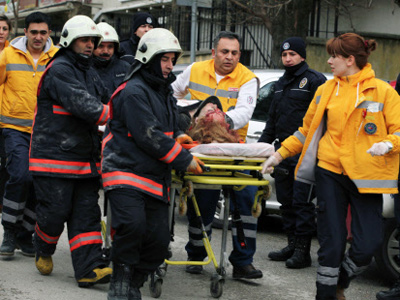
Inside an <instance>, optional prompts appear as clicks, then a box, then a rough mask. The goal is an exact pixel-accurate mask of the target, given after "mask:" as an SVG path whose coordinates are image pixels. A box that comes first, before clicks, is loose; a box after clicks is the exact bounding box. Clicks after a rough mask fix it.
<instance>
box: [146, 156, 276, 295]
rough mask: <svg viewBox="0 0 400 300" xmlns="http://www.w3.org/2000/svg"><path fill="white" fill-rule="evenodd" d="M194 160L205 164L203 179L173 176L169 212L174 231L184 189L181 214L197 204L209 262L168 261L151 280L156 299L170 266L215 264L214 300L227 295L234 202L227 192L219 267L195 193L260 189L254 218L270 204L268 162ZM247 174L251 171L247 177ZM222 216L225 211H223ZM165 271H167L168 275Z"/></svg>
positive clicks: (212, 288)
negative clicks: (265, 169) (189, 203)
mask: <svg viewBox="0 0 400 300" xmlns="http://www.w3.org/2000/svg"><path fill="white" fill-rule="evenodd" d="M193 155H194V156H196V157H198V158H199V159H201V160H202V161H203V162H204V164H205V170H206V171H205V172H204V173H203V174H200V175H195V174H192V173H180V172H173V173H172V186H171V193H170V202H171V203H170V211H169V228H170V230H172V227H173V219H174V213H175V211H174V210H175V196H176V191H177V190H179V189H180V197H179V199H180V201H179V210H180V213H182V214H185V213H186V202H187V200H188V199H190V200H191V201H192V203H193V206H194V209H195V212H196V216H197V217H199V220H200V225H201V231H202V235H203V238H202V240H203V244H204V247H205V249H206V252H207V255H208V259H207V260H206V261H173V260H169V259H166V260H165V265H164V266H161V267H160V270H159V271H158V272H156V273H155V274H153V275H152V276H151V282H150V293H151V296H152V297H154V298H158V297H159V296H160V295H161V284H162V277H163V276H164V275H165V271H166V267H167V265H201V266H203V265H208V264H210V263H211V262H212V263H213V265H214V267H215V270H216V273H215V274H213V275H212V277H211V285H210V293H211V296H212V297H214V298H219V297H220V296H221V295H222V293H223V284H224V282H225V276H226V266H227V264H228V255H227V253H226V245H227V236H228V227H229V215H230V199H229V197H228V193H227V192H224V209H223V227H222V238H221V239H222V240H221V251H220V263H219V264H218V262H217V259H216V257H215V254H214V251H213V249H212V246H211V243H210V240H209V238H208V235H207V232H206V229H205V227H204V224H203V221H202V219H201V214H200V211H199V208H198V205H197V201H196V198H195V196H194V193H193V191H194V190H195V189H213V190H229V189H234V190H241V189H243V188H245V187H246V186H257V187H259V190H258V191H257V193H256V195H255V197H254V203H253V207H252V213H253V216H255V217H258V216H259V214H260V212H261V200H262V199H265V200H267V199H268V198H269V197H270V195H271V187H270V183H269V181H268V180H266V179H265V178H264V177H263V176H262V175H261V173H260V171H261V169H262V167H261V163H262V162H264V161H265V158H250V157H242V156H235V157H226V156H209V155H202V154H197V153H193ZM243 171H250V174H246V173H244V172H243ZM221 213H222V211H221ZM164 270H165V271H164Z"/></svg>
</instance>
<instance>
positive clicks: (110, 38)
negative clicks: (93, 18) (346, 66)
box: [97, 22, 119, 51]
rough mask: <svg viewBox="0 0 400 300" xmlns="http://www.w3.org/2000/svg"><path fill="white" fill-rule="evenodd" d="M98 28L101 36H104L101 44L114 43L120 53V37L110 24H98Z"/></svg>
mask: <svg viewBox="0 0 400 300" xmlns="http://www.w3.org/2000/svg"><path fill="white" fill-rule="evenodd" d="M97 28H98V29H99V31H100V33H101V35H102V36H103V39H102V40H101V42H108V43H114V44H115V47H116V49H115V51H118V49H119V37H118V34H117V32H116V31H115V29H114V27H112V26H111V25H110V24H108V23H106V22H100V23H99V24H97Z"/></svg>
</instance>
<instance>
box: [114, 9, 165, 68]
mask: <svg viewBox="0 0 400 300" xmlns="http://www.w3.org/2000/svg"><path fill="white" fill-rule="evenodd" d="M132 21H133V24H132V29H131V37H130V38H129V39H127V40H123V41H121V59H123V60H125V61H127V62H128V63H129V64H133V62H134V61H135V54H136V50H137V47H138V44H139V41H140V39H141V38H142V36H143V35H144V34H145V33H146V32H148V31H149V30H151V29H153V28H156V27H157V26H158V23H157V20H156V19H155V18H154V17H153V16H152V15H151V14H149V13H146V12H138V13H136V14H135V15H134V16H133V19H132Z"/></svg>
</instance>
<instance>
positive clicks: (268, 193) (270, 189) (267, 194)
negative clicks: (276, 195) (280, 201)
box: [263, 184, 272, 200]
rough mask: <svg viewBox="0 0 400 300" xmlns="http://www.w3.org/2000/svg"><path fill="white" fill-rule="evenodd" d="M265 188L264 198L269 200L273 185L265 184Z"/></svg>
mask: <svg viewBox="0 0 400 300" xmlns="http://www.w3.org/2000/svg"><path fill="white" fill-rule="evenodd" d="M263 190H264V193H263V198H264V200H268V199H269V198H270V197H271V193H272V188H271V185H270V184H268V185H264V186H263Z"/></svg>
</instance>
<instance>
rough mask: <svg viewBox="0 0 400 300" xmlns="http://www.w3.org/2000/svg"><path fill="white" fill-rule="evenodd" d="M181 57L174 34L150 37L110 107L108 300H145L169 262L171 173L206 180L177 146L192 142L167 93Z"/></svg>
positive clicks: (106, 149)
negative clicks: (149, 282) (146, 288)
mask: <svg viewBox="0 0 400 300" xmlns="http://www.w3.org/2000/svg"><path fill="white" fill-rule="evenodd" d="M182 52H183V51H182V49H181V47H180V45H179V42H178V39H177V38H176V37H175V36H174V35H173V34H172V33H171V32H170V31H168V30H166V29H163V28H156V29H154V30H151V31H149V32H148V33H146V35H144V36H143V38H142V39H141V40H140V42H139V50H138V51H137V52H136V57H135V63H134V64H133V65H132V68H131V70H130V74H128V76H127V77H126V81H125V82H124V83H123V84H122V85H120V87H119V88H118V89H117V91H116V92H115V93H114V96H113V98H112V99H111V100H110V106H111V108H112V111H111V119H110V121H109V122H108V123H107V127H106V131H105V133H104V139H103V153H102V156H103V160H102V177H103V186H104V190H105V192H106V196H107V198H108V199H109V201H110V205H111V215H112V224H111V225H112V228H113V229H115V234H114V237H113V244H112V250H111V260H112V262H113V269H114V273H113V276H112V279H111V285H110V290H109V292H108V299H109V300H134V299H141V293H140V290H139V289H140V287H141V286H142V285H143V283H144V281H145V280H146V278H147V276H148V275H149V274H150V273H152V272H154V271H155V270H156V269H157V267H158V266H159V265H160V264H161V263H162V262H163V261H164V259H165V258H166V257H167V252H168V244H169V240H170V233H169V228H168V202H169V189H170V185H171V170H172V167H174V168H175V169H177V170H181V171H183V170H188V171H190V172H194V173H196V174H199V173H201V172H202V169H201V167H200V164H202V163H201V161H199V160H198V159H197V158H195V157H193V156H192V155H191V154H190V153H189V152H188V151H187V150H185V149H183V148H182V146H181V145H180V144H181V143H186V142H192V140H191V138H190V137H189V136H187V135H186V134H183V132H182V131H180V130H179V129H178V111H177V107H176V99H175V98H174V97H173V96H172V90H171V87H170V85H171V83H172V82H173V81H174V80H175V76H174V75H173V74H172V73H171V71H172V68H173V65H174V64H175V62H176V60H177V59H178V58H179V57H180V56H181V55H182ZM174 138H176V141H175V140H174Z"/></svg>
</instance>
